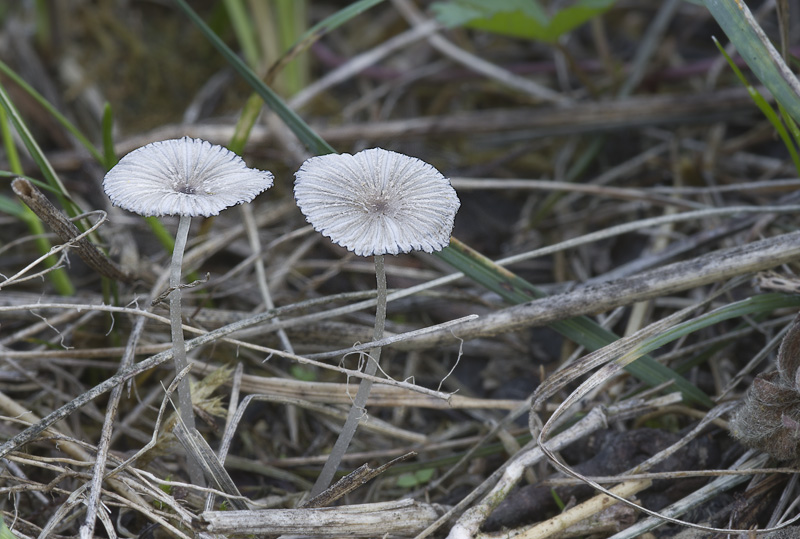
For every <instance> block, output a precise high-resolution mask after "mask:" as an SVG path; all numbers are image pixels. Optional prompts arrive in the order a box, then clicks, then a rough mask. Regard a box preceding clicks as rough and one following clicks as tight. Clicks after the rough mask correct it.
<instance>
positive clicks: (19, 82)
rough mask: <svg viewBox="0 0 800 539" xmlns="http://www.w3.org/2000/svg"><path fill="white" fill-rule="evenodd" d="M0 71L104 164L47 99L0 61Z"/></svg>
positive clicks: (84, 139) (77, 131)
mask: <svg viewBox="0 0 800 539" xmlns="http://www.w3.org/2000/svg"><path fill="white" fill-rule="evenodd" d="M0 71H1V72H2V73H3V74H5V75H7V76H8V78H10V79H11V80H13V81H14V82H15V83H16V84H17V85H18V86H19V87H20V88H22V89H23V90H25V91H26V92H27V93H28V94H29V95H30V96H31V97H32V98H33V99H35V100H36V102H37V103H39V104H40V105H41V106H42V107H43V108H44V109H46V110H47V112H49V113H50V114H51V115H52V116H53V118H55V119H56V120H58V123H60V124H61V125H63V126H64V128H65V129H66V130H67V131H69V132H70V133H72V135H73V136H74V137H75V138H76V139H77V140H78V142H80V143H81V145H82V146H83V147H84V148H86V149H87V150H88V151H89V153H90V154H92V157H94V158H95V159H97V161H98V162H99V163H104V160H103V155H102V154H101V153H100V152H99V151H98V150H97V148H95V146H94V144H92V143H91V141H90V140H89V139H88V138H86V137H85V136H84V135H83V133H81V131H80V129H78V128H77V127H75V125H74V124H73V123H72V122H70V121H69V120H68V119H67V117H66V116H64V115H63V114H61V113H60V112H59V111H58V109H56V108H55V107H54V106H53V105H51V104H50V102H49V101H48V100H47V99H45V98H44V96H43V95H42V94H40V93H39V92H37V91H36V90H35V89H34V88H33V86H31V85H30V84H28V83H27V82H25V80H23V79H22V78H21V77H20V76H19V75H17V74H16V73H15V72H14V70H12V69H11V68H10V67H8V65H6V64H5V63H4V62H3V61H2V60H0Z"/></svg>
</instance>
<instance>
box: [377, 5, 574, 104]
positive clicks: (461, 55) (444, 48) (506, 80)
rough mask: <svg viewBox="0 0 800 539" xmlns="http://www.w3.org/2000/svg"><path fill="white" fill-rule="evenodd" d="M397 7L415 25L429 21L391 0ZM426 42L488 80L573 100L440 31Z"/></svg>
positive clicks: (563, 100)
mask: <svg viewBox="0 0 800 539" xmlns="http://www.w3.org/2000/svg"><path fill="white" fill-rule="evenodd" d="M392 3H393V4H394V6H395V8H397V10H398V11H399V12H400V13H401V14H402V15H403V17H405V18H406V19H407V20H408V21H409V22H410V23H411V24H413V25H414V26H419V25H422V24H426V23H427V22H428V21H426V20H425V19H424V17H423V16H422V14H421V13H420V11H419V10H418V9H417V8H416V6H414V5H413V4H412V3H411V2H409V1H408V0H393V2H392ZM428 43H430V44H431V46H432V47H433V48H435V49H436V50H438V51H439V52H440V53H442V54H444V55H445V56H447V57H449V58H451V59H452V60H454V61H456V62H458V63H460V64H461V65H463V66H464V67H466V68H467V69H470V70H472V71H475V72H476V73H480V74H481V75H484V76H486V77H488V78H490V79H493V80H495V81H497V82H499V83H500V84H504V85H506V86H508V87H510V88H514V89H515V90H518V91H521V92H523V93H525V94H527V95H530V96H532V97H535V98H537V99H541V100H542V101H547V102H551V103H556V104H558V105H568V104H570V102H571V101H572V100H571V99H569V98H567V97H565V96H564V95H562V94H561V93H559V92H555V91H553V90H551V89H549V88H546V87H544V86H542V85H540V84H537V83H535V82H533V81H532V80H530V79H527V78H524V77H520V76H517V75H515V74H514V73H512V72H510V71H508V70H506V69H503V68H502V67H498V66H497V65H495V64H493V63H491V62H487V61H486V60H484V59H483V58H480V57H478V56H475V55H474V54H470V53H469V52H467V51H465V50H464V49H462V48H460V47H457V46H456V45H454V44H453V43H452V42H450V41H448V40H447V39H445V38H443V37H442V36H440V35H439V34H434V35H432V36H430V37H428Z"/></svg>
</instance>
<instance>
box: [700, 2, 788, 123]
mask: <svg viewBox="0 0 800 539" xmlns="http://www.w3.org/2000/svg"><path fill="white" fill-rule="evenodd" d="M705 4H706V7H707V8H708V10H709V11H710V12H711V15H712V16H713V17H714V18H715V19H716V20H717V23H718V24H719V25H720V26H721V27H722V29H723V31H724V32H725V34H726V35H727V36H728V39H730V40H731V42H732V43H733V44H734V45H735V46H736V49H737V50H738V51H739V54H740V55H741V57H742V58H743V59H744V60H745V62H747V65H748V66H749V67H750V69H751V70H752V71H753V73H755V75H756V77H758V80H760V81H761V83H762V84H763V85H764V86H766V87H767V88H769V91H770V92H772V95H774V96H775V99H776V100H777V101H778V103H780V104H781V106H782V107H784V108H785V109H786V111H787V112H788V113H789V115H791V117H792V118H794V119H795V121H798V122H800V82H799V81H798V80H797V77H795V76H794V74H793V73H792V71H791V70H790V69H789V67H788V66H787V65H786V62H784V61H783V58H781V55H780V53H779V52H778V51H777V50H776V49H775V47H774V46H773V45H772V43H770V41H769V39H768V38H767V36H766V35H765V34H764V31H763V30H761V27H759V26H758V23H757V22H756V21H755V19H754V18H753V15H752V13H750V10H749V9H748V7H747V5H745V3H744V2H743V1H735V2H734V1H733V0H705Z"/></svg>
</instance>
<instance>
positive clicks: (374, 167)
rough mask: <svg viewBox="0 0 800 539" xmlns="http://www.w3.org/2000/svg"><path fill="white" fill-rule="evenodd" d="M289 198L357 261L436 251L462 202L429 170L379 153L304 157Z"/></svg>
mask: <svg viewBox="0 0 800 539" xmlns="http://www.w3.org/2000/svg"><path fill="white" fill-rule="evenodd" d="M294 194H295V199H296V200H297V205H298V206H300V210H301V211H302V212H303V214H304V215H305V216H306V219H307V220H308V222H309V223H311V225H312V226H313V227H314V229H315V230H317V231H318V232H320V233H321V234H323V235H325V236H327V237H329V238H330V239H331V240H332V241H333V242H334V243H337V244H339V245H341V246H342V247H345V248H347V249H349V250H350V251H353V252H354V253H355V254H357V255H359V256H370V255H382V254H393V255H396V254H399V253H407V252H409V251H413V250H418V251H425V252H427V253H432V252H434V251H439V250H441V249H443V248H444V247H446V246H447V245H448V244H449V243H450V233H451V232H452V230H453V222H454V220H455V215H456V212H457V211H458V208H459V206H460V205H461V203H460V202H459V200H458V196H457V195H456V192H455V189H453V187H452V186H451V185H450V181H449V180H448V179H447V178H445V177H444V176H443V175H442V174H441V173H440V172H439V171H438V170H436V169H435V168H434V167H432V166H431V165H429V164H428V163H426V162H424V161H421V160H419V159H416V158H414V157H409V156H407V155H403V154H400V153H396V152H391V151H388V150H384V149H381V148H373V149H370V150H364V151H361V152H359V153H357V154H355V155H350V154H329V155H322V156H318V157H312V158H311V159H308V160H307V161H306V162H305V163H303V165H302V166H301V167H300V170H298V171H297V172H296V173H295V184H294Z"/></svg>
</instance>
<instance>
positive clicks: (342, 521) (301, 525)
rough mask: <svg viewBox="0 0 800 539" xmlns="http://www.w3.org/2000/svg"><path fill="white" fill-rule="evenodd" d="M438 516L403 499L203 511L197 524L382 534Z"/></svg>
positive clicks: (230, 530)
mask: <svg viewBox="0 0 800 539" xmlns="http://www.w3.org/2000/svg"><path fill="white" fill-rule="evenodd" d="M438 516H439V511H438V510H437V508H436V507H435V506H434V505H431V504H426V503H421V502H416V501H414V500H409V499H404V500H398V501H394V502H385V503H369V504H359V505H347V506H343V507H324V508H312V509H262V510H259V511H206V512H205V513H203V514H202V515H201V516H200V520H199V524H200V526H202V527H203V529H204V531H206V532H209V533H213V534H215V535H223V536H226V537H228V536H231V535H240V534H242V535H250V534H255V535H262V534H267V535H273V534H286V535H303V536H306V535H311V536H314V537H344V536H346V537H384V536H395V535H400V536H407V535H409V534H410V533H415V532H417V531H419V530H421V529H422V528H424V527H425V526H427V525H428V524H430V523H431V521H433V520H434V519H436V517H438Z"/></svg>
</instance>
